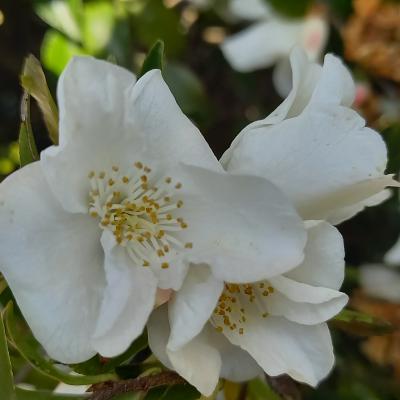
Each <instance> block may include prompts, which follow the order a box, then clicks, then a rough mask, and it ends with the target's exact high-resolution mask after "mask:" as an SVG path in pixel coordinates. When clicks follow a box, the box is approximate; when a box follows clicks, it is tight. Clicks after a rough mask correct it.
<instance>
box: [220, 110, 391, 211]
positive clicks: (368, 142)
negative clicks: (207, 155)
mask: <svg viewBox="0 0 400 400" xmlns="http://www.w3.org/2000/svg"><path fill="white" fill-rule="evenodd" d="M386 153H387V152H386V146H385V143H384V142H383V140H382V138H381V136H380V135H379V134H378V133H377V132H374V131H373V130H371V129H369V128H366V127H365V121H364V120H363V119H362V118H361V117H360V116H359V115H358V114H357V113H356V112H355V111H353V110H351V109H348V108H345V107H342V106H333V105H326V106H325V105H323V104H319V105H315V107H308V108H307V110H305V111H304V112H303V113H302V114H301V115H300V116H298V117H295V118H291V119H288V120H285V121H283V122H281V123H279V124H276V125H273V126H265V127H259V128H257V127H256V128H254V129H251V130H247V131H246V133H245V135H243V136H242V139H241V141H240V143H239V144H238V145H236V147H235V148H234V151H233V152H232V153H231V159H230V162H229V165H228V166H227V167H228V170H229V171H231V172H234V173H243V174H255V175H258V176H262V177H264V178H266V179H269V180H270V181H272V182H273V183H275V184H276V185H277V186H278V187H279V188H280V189H281V190H283V191H284V192H285V193H286V195H288V197H289V198H290V199H291V200H292V201H293V202H294V203H295V204H296V207H297V210H298V211H299V212H300V214H301V215H302V216H303V218H304V219H328V218H329V217H330V216H331V215H334V214H335V212H336V211H337V210H341V209H342V208H344V207H350V206H354V205H355V204H357V203H359V202H361V201H365V200H366V199H368V198H370V197H371V196H373V195H375V194H377V193H379V192H380V191H382V190H383V189H384V188H385V186H386V185H388V184H392V183H391V181H392V179H391V178H390V177H387V178H385V177H383V173H384V170H385V167H386V162H387V154H386ZM339 160H340V162H339Z"/></svg>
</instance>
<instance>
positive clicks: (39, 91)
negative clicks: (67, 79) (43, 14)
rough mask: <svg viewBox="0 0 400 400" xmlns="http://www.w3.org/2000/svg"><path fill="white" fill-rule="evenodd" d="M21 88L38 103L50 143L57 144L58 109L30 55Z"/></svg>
mask: <svg viewBox="0 0 400 400" xmlns="http://www.w3.org/2000/svg"><path fill="white" fill-rule="evenodd" d="M21 85H22V87H23V88H24V89H25V90H26V91H27V92H28V93H29V95H31V96H32V97H33V98H34V99H35V100H36V101H37V103H38V105H39V108H40V111H41V112H42V114H43V118H44V122H45V124H46V128H47V130H48V132H49V136H50V139H51V141H52V142H53V143H54V144H57V143H58V109H57V106H56V103H55V102H54V100H53V97H52V96H51V93H50V90H49V87H48V86H47V82H46V77H45V75H44V72H43V69H42V66H41V65H40V62H39V60H38V59H37V58H35V57H34V56H33V55H32V54H31V55H29V56H28V57H27V58H26V59H25V63H24V67H23V70H22V75H21Z"/></svg>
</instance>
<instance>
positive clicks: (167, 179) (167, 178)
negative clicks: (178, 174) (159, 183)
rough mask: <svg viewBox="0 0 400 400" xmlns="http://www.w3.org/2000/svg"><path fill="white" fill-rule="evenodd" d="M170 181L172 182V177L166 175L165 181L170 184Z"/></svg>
mask: <svg viewBox="0 0 400 400" xmlns="http://www.w3.org/2000/svg"><path fill="white" fill-rule="evenodd" d="M171 182H172V179H171V178H170V177H169V176H167V177H166V178H165V183H168V184H170V183H171Z"/></svg>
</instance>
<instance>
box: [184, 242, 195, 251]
mask: <svg viewBox="0 0 400 400" xmlns="http://www.w3.org/2000/svg"><path fill="white" fill-rule="evenodd" d="M192 248H193V243H190V242H189V243H185V249H192Z"/></svg>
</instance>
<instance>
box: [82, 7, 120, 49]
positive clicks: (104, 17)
mask: <svg viewBox="0 0 400 400" xmlns="http://www.w3.org/2000/svg"><path fill="white" fill-rule="evenodd" d="M114 25H115V9H114V6H113V4H112V3H111V2H108V1H100V2H99V1H97V2H90V3H86V4H85V5H84V17H83V24H82V43H83V48H84V49H85V51H87V52H88V53H89V54H93V55H96V54H97V53H99V52H101V51H103V50H104V49H105V47H106V46H107V45H108V43H109V42H110V39H111V35H112V32H113V29H114Z"/></svg>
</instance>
